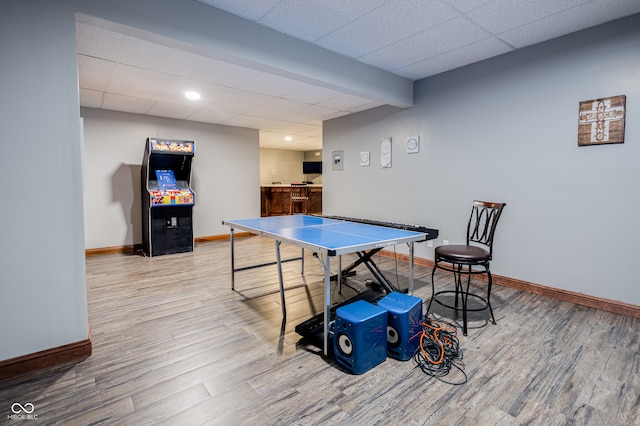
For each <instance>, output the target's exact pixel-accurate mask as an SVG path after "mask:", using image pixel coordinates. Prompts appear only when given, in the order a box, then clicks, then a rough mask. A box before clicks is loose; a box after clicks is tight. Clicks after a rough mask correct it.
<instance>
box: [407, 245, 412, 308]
mask: <svg viewBox="0 0 640 426" xmlns="http://www.w3.org/2000/svg"><path fill="white" fill-rule="evenodd" d="M408 244H409V294H410V295H413V241H411V242H410V243H408Z"/></svg>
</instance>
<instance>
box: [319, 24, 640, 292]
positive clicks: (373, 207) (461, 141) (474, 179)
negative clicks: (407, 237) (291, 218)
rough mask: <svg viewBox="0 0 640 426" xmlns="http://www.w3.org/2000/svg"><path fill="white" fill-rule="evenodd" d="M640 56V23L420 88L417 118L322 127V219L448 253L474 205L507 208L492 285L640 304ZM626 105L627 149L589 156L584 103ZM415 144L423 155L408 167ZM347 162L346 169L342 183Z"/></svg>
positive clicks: (429, 252) (592, 149)
mask: <svg viewBox="0 0 640 426" xmlns="http://www.w3.org/2000/svg"><path fill="white" fill-rule="evenodd" d="M639 46H640V15H636V16H633V17H630V18H627V19H623V20H620V21H616V22H612V23H610V24H606V25H603V26H600V27H597V28H594V29H591V30H586V31H582V32H579V33H576V34H573V35H569V36H566V37H562V38H560V39H556V40H554V41H551V42H547V43H544V44H540V45H536V46H533V47H530V48H526V49H523V50H521V51H518V52H515V53H511V54H507V55H503V56H501V57H497V58H494V59H491V60H487V61H484V62H481V63H478V64H475V65H471V66H468V67H465V68H462V69H458V70H455V71H452V72H448V73H444V74H441V75H438V76H434V77H432V78H427V79H424V80H421V81H418V82H416V86H415V99H414V101H415V106H414V107H413V108H408V109H398V108H392V107H381V108H378V109H376V110H372V111H365V112H362V113H359V114H355V115H351V116H347V117H343V118H338V119H334V120H331V121H328V122H325V123H324V127H323V141H324V145H323V158H324V162H325V173H324V176H323V183H324V199H323V208H324V213H325V214H336V215H345V216H354V217H367V218H374V219H380V220H389V221H395V222H402V223H417V224H422V225H426V226H430V227H434V228H438V229H439V230H440V237H439V239H438V240H437V241H436V242H435V244H436V245H437V244H441V243H442V241H443V239H447V240H449V241H450V242H451V243H452V244H453V243H463V242H464V237H465V231H466V221H467V219H468V215H469V212H470V206H471V202H472V201H473V200H474V199H481V200H489V201H501V202H506V203H507V207H506V208H505V211H504V214H503V217H502V219H501V223H500V225H499V228H498V230H497V233H496V241H495V252H494V261H493V262H492V270H493V271H494V272H495V273H497V274H499V275H503V276H507V277H510V278H514V279H519V280H524V281H528V282H532V283H537V284H542V285H545V286H549V287H554V288H558V289H564V290H569V291H573V292H579V293H585V294H587V295H592V296H596V297H602V298H607V299H613V300H618V301H623V302H627V303H631V304H635V305H640V285H638V282H639V278H638V275H637V265H636V262H637V256H638V253H640V250H638V245H637V241H638V238H639V237H640V220H638V211H640V128H639V126H638V123H639V122H640V120H639V117H640V106H639V105H640V48H639ZM615 95H626V97H627V105H626V137H625V142H624V144H616V145H599V146H586V147H578V143H577V138H578V105H579V102H581V101H586V100H591V99H597V98H602V97H609V96H615ZM413 135H419V136H420V137H421V147H420V152H419V153H417V154H407V153H406V145H405V144H406V139H407V138H408V137H409V136H413ZM387 136H390V137H392V140H393V143H392V146H393V148H392V167H391V168H381V167H380V139H381V138H383V137H387ZM340 150H341V151H344V170H343V171H331V167H330V165H331V160H332V152H333V151H340ZM363 151H370V152H371V165H370V166H368V167H362V166H360V153H361V152H363ZM405 251H406V250H405ZM416 255H417V256H420V257H424V258H429V259H433V248H430V247H427V245H426V244H425V243H420V244H418V245H417V246H416Z"/></svg>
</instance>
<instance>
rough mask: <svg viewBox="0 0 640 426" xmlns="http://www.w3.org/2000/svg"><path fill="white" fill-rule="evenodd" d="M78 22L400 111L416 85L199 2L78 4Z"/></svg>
mask: <svg viewBox="0 0 640 426" xmlns="http://www.w3.org/2000/svg"><path fill="white" fill-rule="evenodd" d="M75 5H76V6H75V7H76V11H77V12H78V21H80V22H85V23H88V24H92V25H96V26H101V27H104V28H105V29H109V30H111V31H117V32H119V33H123V34H126V35H131V36H135V37H139V38H142V39H145V40H147V41H152V42H155V43H161V44H164V45H167V46H170V47H174V48H178V49H181V50H185V51H188V52H191V53H195V54H199V55H202V56H207V57H210V58H213V59H218V60H222V61H226V62H229V63H233V64H236V65H242V66H246V67H250V68H253V69H257V70H259V71H263V72H268V73H272V74H276V75H280V76H283V77H287V78H292V79H296V80H299V81H302V82H305V83H308V84H313V85H317V86H320V87H325V88H328V89H332V90H337V91H340V92H342V93H347V94H351V95H354V96H360V97H364V98H367V99H371V100H374V101H379V102H382V103H384V104H387V105H392V106H396V107H400V108H407V107H410V106H413V81H411V80H410V79H407V78H405V77H401V76H398V75H395V74H392V73H390V72H387V71H383V70H381V69H379V68H375V67H372V66H370V65H367V64H364V63H361V62H358V61H356V60H353V59H350V58H346V57H344V56H341V55H338V54H336V53H333V52H331V51H329V50H327V49H324V48H322V47H319V46H315V45H313V44H310V43H308V42H305V41H302V40H298V39H295V38H293V37H290V36H287V35H285V34H282V33H279V32H277V31H274V30H271V29H269V28H266V27H264V26H262V25H259V24H256V23H254V22H251V21H249V20H246V19H243V18H240V17H238V16H235V15H232V14H230V13H227V12H224V11H221V10H219V9H216V8H214V7H211V6H208V5H205V4H202V3H200V2H197V1H184V0H136V1H131V0H76V1H75Z"/></svg>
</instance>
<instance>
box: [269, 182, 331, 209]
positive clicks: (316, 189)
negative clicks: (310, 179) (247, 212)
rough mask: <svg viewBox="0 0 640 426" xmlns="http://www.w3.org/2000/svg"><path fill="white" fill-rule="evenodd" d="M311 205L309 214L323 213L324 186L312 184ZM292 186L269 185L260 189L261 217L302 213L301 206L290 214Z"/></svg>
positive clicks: (310, 186)
mask: <svg viewBox="0 0 640 426" xmlns="http://www.w3.org/2000/svg"><path fill="white" fill-rule="evenodd" d="M309 188H311V191H310V194H309V205H308V207H307V213H309V214H321V213H322V185H316V184H310V185H309ZM290 195H291V185H284V184H282V185H278V184H276V185H267V186H261V187H260V215H261V216H281V215H286V214H292V213H294V214H295V213H301V211H300V208H301V206H300V205H296V206H294V208H295V210H294V211H293V212H289V199H290Z"/></svg>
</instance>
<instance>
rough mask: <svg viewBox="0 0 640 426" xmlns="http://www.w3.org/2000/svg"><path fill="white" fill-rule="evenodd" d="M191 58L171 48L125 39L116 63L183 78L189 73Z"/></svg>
mask: <svg viewBox="0 0 640 426" xmlns="http://www.w3.org/2000/svg"><path fill="white" fill-rule="evenodd" d="M191 56H193V55H192V54H190V53H187V52H185V51H182V50H178V49H174V48H172V47H167V46H163V45H160V44H157V43H152V42H150V41H147V40H141V39H139V38H134V37H126V38H125V39H124V41H123V43H122V49H121V50H120V54H119V55H118V63H121V64H125V65H131V66H134V67H138V68H146V69H149V70H155V71H159V72H162V73H164V74H172V75H176V76H180V77H184V76H186V75H187V74H188V73H189V72H190V65H189V60H190V58H191Z"/></svg>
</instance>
